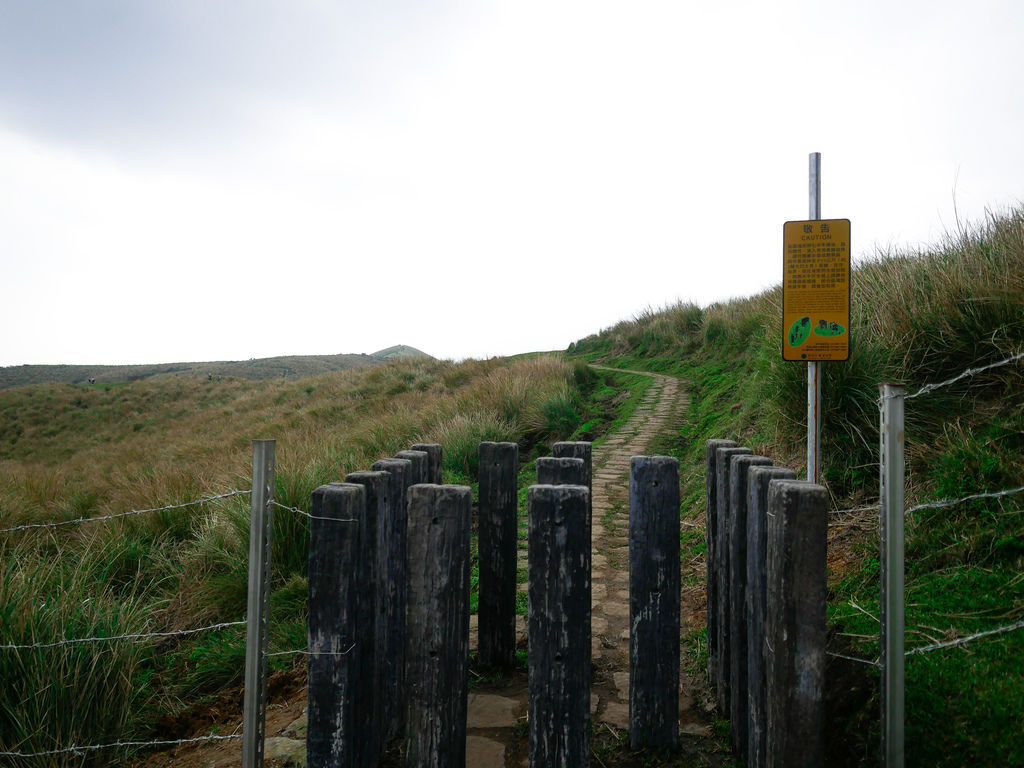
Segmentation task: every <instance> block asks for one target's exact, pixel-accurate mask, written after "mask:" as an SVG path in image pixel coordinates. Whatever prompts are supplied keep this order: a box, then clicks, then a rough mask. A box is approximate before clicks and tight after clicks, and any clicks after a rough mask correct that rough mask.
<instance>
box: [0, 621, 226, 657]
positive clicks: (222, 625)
mask: <svg viewBox="0 0 1024 768" xmlns="http://www.w3.org/2000/svg"><path fill="white" fill-rule="evenodd" d="M245 623H246V622H244V621H225V622H222V623H220V624H211V625H210V626H208V627H196V628H195V629H177V630H174V631H171V632H140V633H137V634H130V635H112V636H110V637H77V638H71V639H69V640H58V641H56V642H53V643H30V644H27V645H0V651H21V650H30V649H35V648H56V647H57V646H61V645H74V644H76V643H92V642H103V641H111V640H143V639H145V638H149V637H174V636H176V635H194V634H196V633H197V632H212V631H214V630H218V629H225V628H226V627H241V626H244V625H245Z"/></svg>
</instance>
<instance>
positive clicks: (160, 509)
mask: <svg viewBox="0 0 1024 768" xmlns="http://www.w3.org/2000/svg"><path fill="white" fill-rule="evenodd" d="M251 493H252V491H230V492H228V493H221V494H218V495H216V496H207V497H205V498H202V499H196V500H195V501H186V502H184V503H183V504H168V505H167V506H166V507H154V508H152V509H132V510H129V511H128V512H118V513H116V514H113V515H100V516H98V517H79V518H76V519H75V520H61V521H60V522H57V523H27V524H25V525H15V526H13V527H12V528H0V533H11V532H12V531H27V530H29V529H30V528H59V527H60V526H62V525H74V524H76V523H97V522H100V521H103V520H113V519H114V518H117V517H128V516H130V515H144V514H146V513H147V512H168V511H170V510H172V509H184V508H185V507H192V506H195V505H196V504H205V503H207V502H209V501H216V500H218V499H230V498H231V497H232V496H248V495H249V494H251Z"/></svg>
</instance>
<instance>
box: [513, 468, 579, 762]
mask: <svg viewBox="0 0 1024 768" xmlns="http://www.w3.org/2000/svg"><path fill="white" fill-rule="evenodd" d="M589 495H590V492H589V491H588V490H587V488H585V487H584V486H581V485H534V486H531V487H530V489H529V491H528V492H527V503H528V506H529V516H530V542H529V559H530V621H529V633H530V661H529V669H530V671H529V686H530V713H529V717H530V766H531V768H582V767H583V766H587V765H589V761H590V610H591V606H590V560H591V553H590V539H589V538H588V536H587V525H586V520H587V497H588V496H589Z"/></svg>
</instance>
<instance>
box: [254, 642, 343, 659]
mask: <svg viewBox="0 0 1024 768" xmlns="http://www.w3.org/2000/svg"><path fill="white" fill-rule="evenodd" d="M355 647H356V644H355V643H352V645H350V646H349V647H348V648H346V649H345V650H344V651H311V650H309V649H308V648H302V649H298V650H294V651H275V652H274V653H268V654H267V656H294V655H300V656H347V655H348V654H349V653H350V652H351V651H352V649H353V648H355Z"/></svg>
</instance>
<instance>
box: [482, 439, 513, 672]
mask: <svg viewBox="0 0 1024 768" xmlns="http://www.w3.org/2000/svg"><path fill="white" fill-rule="evenodd" d="M478 455H479V458H480V462H479V470H478V478H479V482H480V518H479V530H478V541H477V544H478V548H479V559H478V562H479V564H480V584H479V588H480V601H479V607H478V609H477V616H478V618H479V624H478V627H477V634H478V639H479V643H478V647H479V651H480V663H481V664H483V665H484V666H487V667H498V668H504V669H508V668H510V667H512V666H514V665H515V660H516V566H517V557H518V536H519V516H518V512H517V501H518V493H517V492H518V477H519V446H518V445H517V444H516V443H490V442H487V443H480V447H479V449H478Z"/></svg>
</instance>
